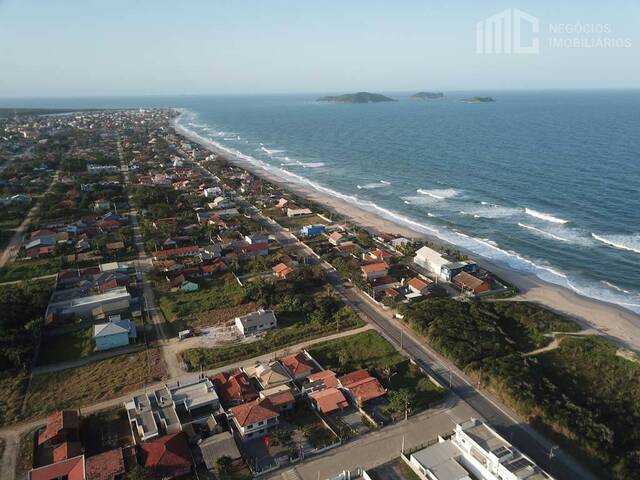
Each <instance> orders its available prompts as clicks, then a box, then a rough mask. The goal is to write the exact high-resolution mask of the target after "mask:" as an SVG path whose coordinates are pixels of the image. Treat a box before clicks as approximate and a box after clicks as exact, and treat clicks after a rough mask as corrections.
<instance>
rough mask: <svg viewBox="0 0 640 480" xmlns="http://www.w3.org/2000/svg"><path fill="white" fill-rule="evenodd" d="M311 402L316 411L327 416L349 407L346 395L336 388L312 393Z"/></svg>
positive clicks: (310, 395)
mask: <svg viewBox="0 0 640 480" xmlns="http://www.w3.org/2000/svg"><path fill="white" fill-rule="evenodd" d="M309 400H310V401H311V404H312V405H313V407H314V408H315V409H316V410H318V411H319V412H321V413H324V414H325V415H331V414H332V413H336V412H339V411H341V410H344V409H345V408H347V407H348V406H349V401H348V400H347V398H346V397H345V396H344V393H342V392H341V391H340V390H338V389H337V388H335V387H331V388H325V389H323V390H318V391H316V392H312V393H310V394H309Z"/></svg>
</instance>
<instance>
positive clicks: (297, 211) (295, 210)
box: [287, 207, 313, 217]
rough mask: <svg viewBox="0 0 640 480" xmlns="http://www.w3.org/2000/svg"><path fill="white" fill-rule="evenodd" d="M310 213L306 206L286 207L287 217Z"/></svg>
mask: <svg viewBox="0 0 640 480" xmlns="http://www.w3.org/2000/svg"><path fill="white" fill-rule="evenodd" d="M312 213H313V212H312V211H311V210H309V209H308V208H292V207H289V208H287V217H300V216H302V215H311V214H312Z"/></svg>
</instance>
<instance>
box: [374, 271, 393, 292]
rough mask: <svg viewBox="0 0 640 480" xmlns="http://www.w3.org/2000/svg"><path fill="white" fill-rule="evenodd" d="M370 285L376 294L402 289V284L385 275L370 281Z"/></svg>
mask: <svg viewBox="0 0 640 480" xmlns="http://www.w3.org/2000/svg"><path fill="white" fill-rule="evenodd" d="M369 285H371V288H372V289H373V291H374V293H378V292H382V291H385V290H388V289H390V288H398V287H400V282H399V281H398V280H396V279H395V278H393V277H391V276H389V275H385V276H383V277H377V278H374V279H371V280H369Z"/></svg>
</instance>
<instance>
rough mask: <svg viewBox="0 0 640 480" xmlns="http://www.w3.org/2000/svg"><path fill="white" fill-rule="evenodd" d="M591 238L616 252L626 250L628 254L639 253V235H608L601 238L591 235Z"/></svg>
mask: <svg viewBox="0 0 640 480" xmlns="http://www.w3.org/2000/svg"><path fill="white" fill-rule="evenodd" d="M591 236H592V237H593V238H594V239H596V240H598V241H599V242H601V243H604V244H605V245H608V246H610V247H613V248H617V249H618V250H626V251H628V252H635V253H640V234H635V235H609V236H608V237H603V236H601V235H596V234H595V233H592V234H591Z"/></svg>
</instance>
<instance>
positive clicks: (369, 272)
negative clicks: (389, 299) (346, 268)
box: [360, 262, 389, 280]
mask: <svg viewBox="0 0 640 480" xmlns="http://www.w3.org/2000/svg"><path fill="white" fill-rule="evenodd" d="M360 270H361V271H362V276H363V277H364V278H365V279H366V280H375V279H376V278H381V277H386V276H387V275H388V274H389V265H387V264H386V263H385V262H377V263H370V264H368V265H363V266H361V267H360Z"/></svg>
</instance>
